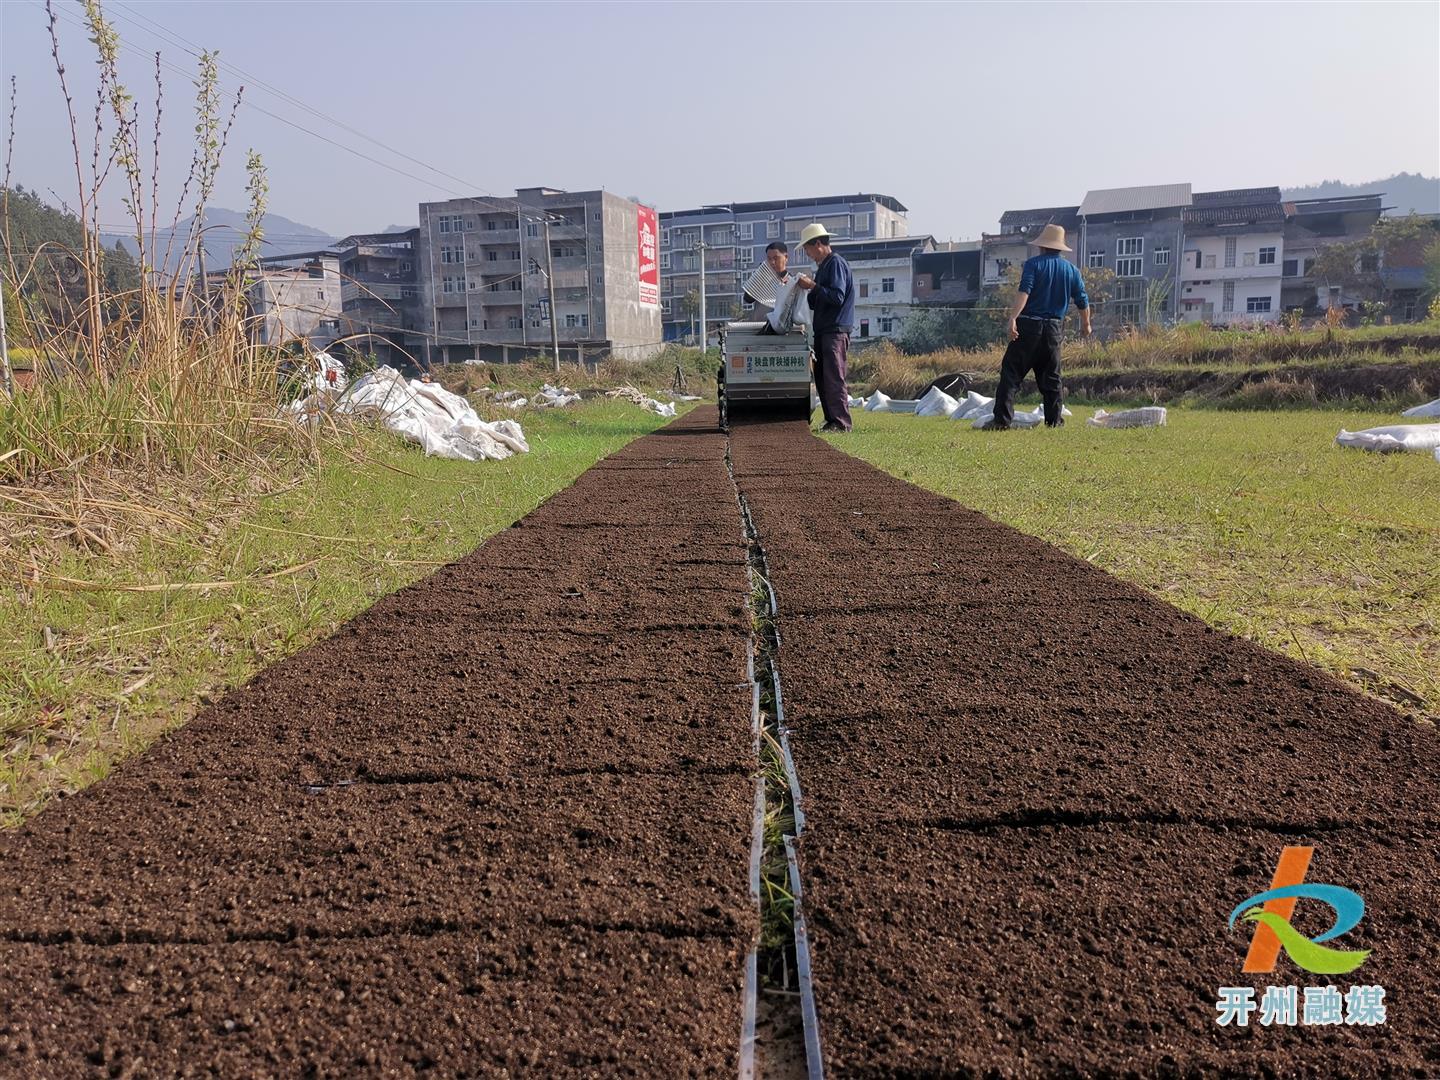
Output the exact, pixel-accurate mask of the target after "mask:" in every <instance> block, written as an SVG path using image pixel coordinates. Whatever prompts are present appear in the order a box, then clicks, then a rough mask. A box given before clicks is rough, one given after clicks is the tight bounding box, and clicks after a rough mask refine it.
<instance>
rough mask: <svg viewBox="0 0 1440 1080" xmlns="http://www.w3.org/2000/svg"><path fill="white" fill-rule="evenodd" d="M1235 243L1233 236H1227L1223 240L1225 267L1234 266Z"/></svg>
mask: <svg viewBox="0 0 1440 1080" xmlns="http://www.w3.org/2000/svg"><path fill="white" fill-rule="evenodd" d="M1236 243H1237V241H1236V239H1235V237H1233V236H1227V237H1226V238H1225V265H1226V266H1227V267H1232V266H1234V265H1235V246H1236Z"/></svg>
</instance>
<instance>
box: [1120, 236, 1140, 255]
mask: <svg viewBox="0 0 1440 1080" xmlns="http://www.w3.org/2000/svg"><path fill="white" fill-rule="evenodd" d="M1115 254H1116V255H1144V254H1145V238H1144V237H1143V236H1126V237H1122V238H1121V239H1119V240H1116V241H1115Z"/></svg>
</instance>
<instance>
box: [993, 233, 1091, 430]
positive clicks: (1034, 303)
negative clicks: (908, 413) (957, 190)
mask: <svg viewBox="0 0 1440 1080" xmlns="http://www.w3.org/2000/svg"><path fill="white" fill-rule="evenodd" d="M1031 243H1033V244H1034V245H1035V246H1036V247H1038V248H1039V249H1040V254H1039V255H1035V256H1033V257H1032V258H1029V259H1026V260H1025V268H1024V269H1023V270H1021V271H1020V295H1018V296H1017V297H1015V303H1014V305H1013V306H1012V307H1011V308H1010V344H1009V346H1008V347H1007V348H1006V349H1005V358H1004V359H1003V360H1002V361H1001V362H1000V386H999V388H998V389H996V391H995V418H994V419H993V420H992V421H991V422H990V424H989V425H988V427H989V430H991V431H1004V430H1006V429H1007V428H1009V426H1010V424H1011V423H1012V422H1013V421H1014V419H1015V391H1016V390H1018V389H1019V388H1020V384H1021V383H1022V382H1024V381H1025V376H1026V375H1028V374H1029V373H1030V371H1031V370H1032V369H1033V370H1034V372H1035V383H1036V385H1037V386H1039V387H1040V395H1041V396H1042V397H1043V398H1044V399H1045V426H1046V427H1060V426H1061V425H1062V424H1064V423H1065V418H1064V417H1063V416H1062V415H1061V414H1060V326H1061V324H1062V323H1063V322H1064V321H1065V313H1066V312H1067V311H1069V310H1070V303H1071V301H1074V303H1075V306H1076V307H1077V308H1079V309H1080V330H1081V333H1083V334H1084V335H1085V336H1086V337H1089V336H1090V298H1089V297H1088V296H1086V295H1085V282H1084V281H1083V280H1082V279H1081V277H1080V271H1079V270H1078V269H1076V267H1075V266H1074V264H1073V263H1071V262H1069V261H1068V260H1066V258H1065V256H1064V255H1062V254H1060V253H1061V252H1062V251H1069V250H1070V248H1068V247H1066V246H1065V230H1064V228H1062V227H1061V226H1059V225H1046V226H1045V228H1044V230H1043V231H1042V232H1041V233H1040V236H1039V237H1038V238H1036V239H1035V240H1033V241H1031Z"/></svg>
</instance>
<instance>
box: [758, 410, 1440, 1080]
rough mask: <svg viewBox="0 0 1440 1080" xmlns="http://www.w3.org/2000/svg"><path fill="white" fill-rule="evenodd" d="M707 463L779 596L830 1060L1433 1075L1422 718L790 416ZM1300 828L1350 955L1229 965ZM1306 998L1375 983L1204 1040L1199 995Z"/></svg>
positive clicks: (841, 1068) (1438, 1031)
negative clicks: (1306, 990)
mask: <svg viewBox="0 0 1440 1080" xmlns="http://www.w3.org/2000/svg"><path fill="white" fill-rule="evenodd" d="M732 453H733V457H734V463H735V475H736V480H737V483H738V484H739V486H740V488H741V490H742V491H743V492H744V493H745V496H746V497H747V499H748V501H749V505H750V508H751V512H752V514H753V517H754V521H755V524H756V526H757V528H758V530H759V532H760V535H761V541H762V543H763V545H764V548H765V551H766V553H767V555H768V558H769V564H770V567H771V569H772V571H773V577H772V581H773V584H774V587H775V590H776V592H777V594H778V597H779V608H780V612H781V617H780V627H781V638H782V645H781V648H780V662H781V669H782V671H783V674H784V680H785V697H786V707H787V720H788V722H789V724H790V726H791V728H792V729H794V734H793V735H792V745H793V748H794V754H795V757H796V760H797V764H798V768H799V773H800V779H801V784H802V786H803V788H804V792H805V809H806V832H805V834H804V836H803V837H802V838H801V840H800V844H799V846H800V852H801V865H802V870H803V880H804V886H805V893H806V900H807V907H808V909H809V929H810V935H811V939H812V946H813V962H814V965H815V985H816V994H817V999H818V1015H819V1024H820V1031H821V1037H822V1040H823V1044H824V1049H825V1057H826V1064H827V1067H828V1069H829V1072H830V1073H831V1074H832V1075H837V1076H839V1075H885V1076H893V1075H935V1074H937V1073H956V1074H960V1075H975V1074H978V1075H992V1074H993V1075H1035V1074H1042V1075H1052V1074H1057V1073H1058V1074H1062V1075H1094V1074H1096V1073H1097V1072H1100V1071H1106V1072H1114V1073H1117V1074H1134V1075H1165V1074H1175V1075H1189V1074H1192V1073H1201V1072H1204V1073H1234V1074H1243V1075H1255V1074H1260V1073H1268V1074H1272V1075H1351V1076H1368V1075H1396V1074H1404V1075H1433V1074H1435V1073H1437V1072H1440V980H1437V979H1436V976H1435V972H1436V971H1437V970H1440V916H1437V914H1436V895H1437V891H1440V854H1437V844H1436V838H1437V836H1440V747H1437V740H1436V736H1435V734H1434V732H1433V731H1426V730H1423V729H1420V728H1418V727H1416V726H1414V725H1413V724H1410V723H1408V722H1406V721H1405V720H1404V719H1403V718H1402V717H1401V716H1400V715H1399V714H1397V713H1394V712H1392V711H1390V710H1388V709H1386V708H1384V707H1382V706H1380V705H1378V704H1375V703H1373V702H1371V701H1368V700H1366V699H1364V698H1362V697H1360V696H1358V695H1356V694H1354V693H1351V692H1350V691H1348V690H1347V689H1345V688H1344V687H1343V686H1341V685H1340V684H1338V683H1337V682H1335V681H1333V680H1331V679H1329V678H1327V677H1326V676H1324V675H1321V674H1319V673H1318V672H1316V671H1314V670H1311V669H1308V668H1304V667H1301V666H1299V665H1297V664H1294V663H1291V662H1289V661H1287V660H1286V659H1284V658H1282V657H1279V656H1276V655H1272V654H1269V653H1265V652H1262V651H1261V650H1259V649H1256V648H1254V647H1252V646H1250V645H1248V644H1246V643H1244V642H1241V641H1238V640H1236V639H1232V638H1228V637H1225V636H1223V635H1221V634H1217V633H1215V632H1213V631H1211V630H1210V629H1209V628H1207V627H1206V626H1205V625H1204V624H1203V623H1201V622H1200V621H1199V620H1197V619H1194V618H1191V617H1189V616H1186V615H1184V614H1183V613H1181V612H1179V611H1177V610H1176V609H1173V608H1171V607H1169V606H1167V605H1164V604H1162V603H1159V602H1157V601H1155V600H1154V599H1152V598H1150V597H1149V596H1147V595H1146V594H1144V593H1142V592H1140V591H1139V590H1137V589H1135V588H1132V587H1129V586H1127V585H1125V584H1123V583H1121V582H1119V581H1117V580H1116V579H1114V578H1112V577H1110V576H1108V575H1106V574H1104V573H1101V572H1099V571H1097V570H1095V569H1094V568H1092V567H1090V566H1089V565H1088V564H1085V563H1082V562H1079V561H1077V560H1075V559H1072V558H1070V557H1069V556H1067V555H1065V554H1063V553H1061V552H1059V551H1058V550H1056V549H1054V548H1051V547H1049V546H1047V545H1045V544H1043V543H1041V542H1040V541H1038V540H1035V539H1033V538H1030V537H1027V536H1024V535H1022V534H1020V533H1018V532H1016V531H1014V530H1011V529H1009V528H1007V527H1004V526H1000V525H997V524H994V523H993V522H990V521H989V520H988V519H985V518H983V517H982V516H980V515H978V514H976V513H973V512H971V511H968V510H966V509H964V508H963V507H961V506H959V505H957V504H955V503H953V502H950V501H948V500H945V499H942V498H940V497H938V496H934V495H931V494H928V493H926V492H923V491H921V490H919V489H917V488H914V487H912V486H910V485H908V484H905V483H903V482H901V481H899V480H896V479H893V478H891V477H889V476H886V475H884V474H882V473H880V472H878V471H877V470H875V469H873V468H872V467H870V466H868V465H866V464H864V463H863V462H860V461H858V460H855V459H853V458H850V457H848V456H846V455H843V454H841V453H839V452H836V451H834V450H832V449H831V448H829V447H827V446H826V445H825V444H824V443H823V442H821V441H820V440H818V439H815V438H813V437H811V436H810V435H809V434H808V432H807V431H806V429H805V427H804V426H803V425H799V424H793V425H766V426H754V427H737V428H736V429H735V431H734V438H733V443H732ZM957 468H963V463H957ZM1056 512H1057V513H1063V512H1064V508H1063V507H1057V511H1056ZM1298 844H1311V845H1313V846H1314V847H1315V855H1314V862H1313V863H1312V864H1311V869H1310V873H1309V875H1308V878H1307V880H1309V881H1319V882H1328V883H1333V884H1336V885H1341V886H1345V887H1348V888H1351V889H1353V890H1356V891H1358V892H1360V893H1361V894H1362V895H1363V897H1364V900H1365V903H1366V905H1367V906H1366V911H1365V915H1364V920H1363V922H1362V923H1361V924H1360V925H1359V926H1358V927H1357V928H1356V929H1355V930H1353V931H1351V932H1350V933H1349V934H1348V935H1346V936H1345V937H1344V938H1343V939H1341V940H1340V941H1337V942H1331V944H1332V945H1333V946H1337V947H1344V948H1349V949H1356V948H1369V949H1373V950H1374V952H1373V955H1372V956H1371V958H1370V959H1369V960H1368V961H1367V962H1366V963H1365V964H1364V966H1363V967H1361V968H1360V969H1359V970H1358V971H1356V972H1354V973H1353V974H1352V975H1337V976H1324V975H1310V974H1307V973H1306V972H1305V971H1302V970H1300V969H1299V968H1297V967H1295V966H1294V965H1292V964H1290V963H1289V961H1288V960H1287V959H1286V958H1285V957H1284V956H1282V957H1281V959H1280V961H1279V964H1278V966H1277V967H1276V968H1275V970H1274V972H1273V974H1269V975H1264V974H1260V975H1243V974H1242V973H1241V965H1242V960H1243V958H1244V955H1245V950H1246V947H1247V945H1248V942H1249V938H1250V932H1249V931H1248V929H1247V930H1242V929H1236V930H1233V931H1230V930H1227V928H1226V919H1227V917H1228V914H1229V912H1230V911H1231V909H1232V908H1233V907H1235V905H1237V904H1238V903H1240V902H1241V901H1242V900H1244V899H1246V898H1247V897H1249V896H1251V895H1253V894H1255V893H1258V892H1260V891H1262V890H1264V889H1266V888H1268V887H1269V884H1270V878H1271V875H1272V872H1273V870H1274V868H1275V865H1276V861H1277V858H1278V857H1279V854H1280V851H1281V849H1282V848H1283V847H1284V846H1286V845H1298ZM1330 925H1331V920H1330V919H1329V918H1328V917H1327V909H1326V908H1325V907H1324V905H1323V904H1320V903H1318V902H1315V901H1303V902H1301V904H1300V905H1299V907H1298V908H1297V911H1296V915H1295V926H1296V928H1297V929H1298V930H1300V931H1301V932H1302V933H1304V934H1306V935H1309V936H1314V935H1317V934H1319V933H1321V932H1322V931H1324V930H1325V929H1326V928H1328V927H1329V926H1330ZM1329 983H1335V984H1337V985H1339V986H1340V987H1341V989H1342V990H1348V989H1349V987H1350V985H1352V984H1375V985H1382V986H1384V987H1385V988H1386V991H1387V994H1386V998H1385V1003H1386V1005H1387V1007H1388V1022H1387V1023H1386V1024H1385V1025H1384V1026H1383V1027H1354V1026H1345V1025H1341V1026H1339V1027H1316V1026H1309V1027H1306V1026H1298V1027H1293V1028H1291V1027H1261V1026H1259V1023H1258V1020H1259V1014H1258V1013H1257V1014H1255V1016H1254V1017H1253V1019H1252V1022H1251V1025H1250V1026H1249V1027H1248V1028H1244V1029H1238V1028H1235V1027H1220V1026H1218V1025H1217V1024H1216V1017H1217V1015H1218V1014H1217V1012H1216V1010H1215V1008H1214V1003H1215V1001H1216V999H1217V996H1218V988H1219V987H1221V986H1240V985H1252V986H1256V987H1258V988H1261V990H1260V991H1257V995H1256V997H1257V1000H1258V998H1259V996H1260V992H1262V991H1263V988H1264V987H1265V986H1268V985H1271V984H1274V985H1281V986H1283V985H1299V986H1307V985H1319V986H1324V985H1326V984H1329Z"/></svg>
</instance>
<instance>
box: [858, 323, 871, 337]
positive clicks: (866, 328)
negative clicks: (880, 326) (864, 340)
mask: <svg viewBox="0 0 1440 1080" xmlns="http://www.w3.org/2000/svg"><path fill="white" fill-rule="evenodd" d="M860 336H861V337H869V336H870V320H869V319H861V320H860Z"/></svg>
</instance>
